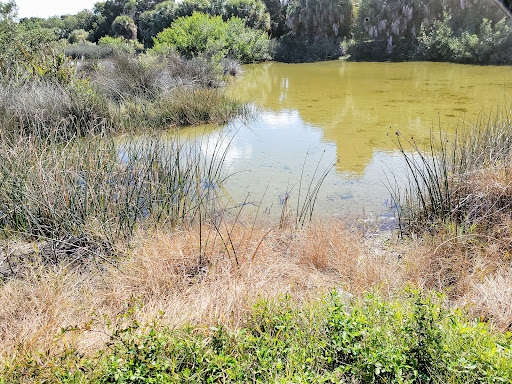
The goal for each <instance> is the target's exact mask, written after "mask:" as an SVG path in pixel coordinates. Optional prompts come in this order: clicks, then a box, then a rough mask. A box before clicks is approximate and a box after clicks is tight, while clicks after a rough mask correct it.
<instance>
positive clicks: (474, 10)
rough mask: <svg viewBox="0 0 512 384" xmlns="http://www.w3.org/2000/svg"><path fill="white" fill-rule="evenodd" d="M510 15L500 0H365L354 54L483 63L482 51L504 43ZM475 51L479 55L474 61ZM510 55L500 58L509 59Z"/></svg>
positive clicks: (355, 29) (358, 19)
mask: <svg viewBox="0 0 512 384" xmlns="http://www.w3.org/2000/svg"><path fill="white" fill-rule="evenodd" d="M505 16H506V15H505V14H504V12H503V10H502V9H501V8H500V7H499V6H497V5H496V3H495V2H488V1H482V0H465V1H462V2H461V1H458V0H457V1H456V0H449V1H441V0H433V1H428V2H427V1H423V0H390V1H386V2H383V1H377V0H362V1H361V3H360V6H359V9H358V16H357V21H356V25H355V28H354V39H355V43H354V44H352V49H351V51H350V53H351V54H352V55H353V57H354V58H355V59H365V58H366V59H368V58H370V59H375V58H376V59H389V58H391V59H395V60H403V59H420V60H421V59H427V60H449V61H455V62H464V63H465V62H475V63H483V62H486V61H485V58H484V57H483V56H485V55H486V53H485V52H483V51H492V50H497V49H501V48H502V47H503V46H504V41H505V35H506V34H507V32H508V31H507V27H506V24H510V22H507V21H505V20H503V21H500V20H502V19H503V18H504V17H505ZM492 35H496V36H492ZM479 36H481V37H479ZM484 36H485V37H484ZM498 36H499V37H498ZM477 40H479V41H480V42H477ZM498 41H501V43H498ZM383 42H385V43H386V49H385V51H382V49H381V46H382V44H383ZM500 44H501V45H500ZM395 51H398V52H395ZM471 55H475V56H476V57H475V58H474V59H473V60H471V58H470V56H471ZM506 56H507V54H505V55H502V57H501V58H500V59H499V60H496V62H500V63H504V62H506V61H507V60H506V59H504V57H506ZM487 59H489V56H488V57H487Z"/></svg>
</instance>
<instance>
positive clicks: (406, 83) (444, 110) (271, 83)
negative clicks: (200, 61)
mask: <svg viewBox="0 0 512 384" xmlns="http://www.w3.org/2000/svg"><path fill="white" fill-rule="evenodd" d="M228 91H229V93H230V94H231V95H232V96H234V97H237V98H239V99H240V100H242V101H244V102H249V103H251V104H252V105H253V106H254V107H255V109H256V113H255V117H254V119H252V120H251V121H250V122H234V123H231V124H228V125H226V126H225V127H220V128H217V129H211V130H210V131H209V134H208V139H207V140H211V141H212V142H216V141H217V140H218V137H219V136H223V137H226V136H227V137H229V138H231V142H230V143H229V149H228V151H227V157H226V164H225V165H226V169H227V172H228V173H229V174H231V176H230V177H229V179H228V182H227V184H226V189H227V192H228V193H229V195H230V197H231V198H232V204H237V203H240V202H244V201H245V202H246V205H247V206H248V207H250V209H256V207H258V206H259V207H260V212H262V213H265V212H266V213H267V214H268V213H269V212H270V214H271V215H272V213H274V214H275V213H276V212H277V213H279V212H280V211H281V206H282V204H283V202H284V201H285V200H286V198H287V197H289V199H288V206H289V207H291V208H292V209H293V210H295V208H296V206H297V198H298V197H299V193H300V196H301V200H303V199H304V197H305V196H306V194H307V191H308V189H309V188H310V185H311V188H313V187H314V186H315V185H316V181H317V180H318V178H319V176H320V175H321V173H322V172H324V171H325V170H326V169H328V168H329V166H330V165H332V164H335V165H334V167H332V169H330V171H329V172H328V174H327V177H326V178H325V180H324V181H323V184H322V187H321V189H320V192H319V194H318V199H317V201H316V208H315V214H316V215H317V216H318V215H320V216H323V217H329V216H338V217H343V216H346V215H361V214H366V215H368V214H369V215H372V216H375V217H379V216H380V217H388V216H389V206H390V193H389V191H388V182H387V178H390V177H393V175H398V177H400V176H399V175H400V174H401V173H403V171H404V163H403V161H402V159H401V157H400V156H399V155H398V153H397V151H396V146H395V144H394V142H393V138H394V137H395V132H396V131H400V132H401V133H402V134H404V135H405V136H406V137H414V139H415V141H416V142H417V143H421V144H423V143H427V142H428V139H429V137H430V134H431V132H439V130H440V127H441V129H442V130H443V131H454V129H455V127H456V126H457V125H459V126H462V125H471V123H472V122H474V121H475V120H476V119H477V118H478V116H479V114H481V113H485V114H489V113H491V112H492V111H496V109H497V108H501V107H503V106H510V105H511V104H512V99H511V97H510V96H509V95H512V68H511V67H491V66H489V67H480V66H467V65H457V64H447V63H423V62H416V63H352V62H345V61H331V62H323V63H314V64H282V63H265V64H257V65H249V66H245V67H244V74H243V75H242V76H241V77H239V78H238V79H237V80H235V81H234V82H233V83H232V84H230V85H229V87H228ZM224 145H226V146H227V140H226V139H225V144H224ZM315 170H316V176H315ZM311 180H314V181H313V183H312V184H311ZM299 191H300V192H299ZM300 204H302V203H299V205H300Z"/></svg>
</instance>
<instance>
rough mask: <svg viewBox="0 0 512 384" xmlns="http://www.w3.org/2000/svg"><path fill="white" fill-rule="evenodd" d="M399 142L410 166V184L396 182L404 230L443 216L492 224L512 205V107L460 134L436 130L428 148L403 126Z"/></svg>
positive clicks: (422, 227)
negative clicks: (511, 171) (406, 133)
mask: <svg viewBox="0 0 512 384" xmlns="http://www.w3.org/2000/svg"><path fill="white" fill-rule="evenodd" d="M396 144H397V148H398V150H399V152H400V153H401V155H402V156H403V158H404V160H405V163H406V165H407V170H408V174H407V181H406V183H405V185H400V183H398V182H397V183H395V184H394V185H393V186H392V188H391V190H392V195H393V198H394V200H395V203H396V204H395V206H396V212H397V215H398V217H399V221H400V229H401V231H402V232H403V233H410V232H418V231H423V230H425V229H427V228H431V227H432V226H434V225H435V224H436V223H439V222H443V221H450V222H452V223H454V224H455V225H456V226H460V227H462V228H466V229H470V228H474V226H479V227H482V228H489V227H490V226H492V225H494V224H496V223H498V222H499V221H500V220H501V218H502V215H503V214H504V213H505V212H506V210H507V209H509V208H510V206H511V204H512V190H511V189H510V185H509V184H510V175H509V167H510V154H511V151H512V114H511V111H510V110H507V109H502V110H499V111H497V112H496V113H495V114H494V115H492V116H491V115H483V114H482V115H481V116H480V118H479V119H478V120H477V121H476V122H475V123H474V124H465V125H464V126H462V127H459V129H458V130H457V131H456V132H455V133H454V134H448V133H443V132H440V133H439V134H437V135H434V134H432V135H431V140H430V145H429V147H428V148H426V149H422V148H420V147H419V146H418V145H417V144H416V143H415V142H414V139H408V138H405V137H404V136H402V135H401V134H399V133H398V132H397V136H396Z"/></svg>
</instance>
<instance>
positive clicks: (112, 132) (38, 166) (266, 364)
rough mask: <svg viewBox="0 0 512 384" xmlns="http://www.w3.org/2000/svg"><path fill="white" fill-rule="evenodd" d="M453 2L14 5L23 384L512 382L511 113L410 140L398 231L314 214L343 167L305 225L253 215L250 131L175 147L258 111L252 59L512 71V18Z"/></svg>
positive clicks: (7, 164)
mask: <svg viewBox="0 0 512 384" xmlns="http://www.w3.org/2000/svg"><path fill="white" fill-rule="evenodd" d="M429 4H430V6H431V7H426V5H425V4H424V3H423V2H420V1H413V0H411V1H409V0H400V1H398V0H397V1H388V2H378V4H377V3H375V2H373V1H365V0H362V1H360V2H358V3H357V4H356V5H357V6H356V7H354V4H352V2H351V1H350V0H336V1H333V2H332V1H331V2H326V1H324V0H315V1H311V2H308V1H306V2H304V1H290V2H287V3H282V2H280V1H273V0H268V1H265V2H264V3H262V2H260V1H258V0H227V1H223V2H222V1H217V2H210V1H207V0H201V1H198V0H184V1H182V2H180V3H178V4H175V3H174V2H172V1H166V2H163V3H159V4H156V3H155V2H148V1H130V2H126V1H120V0H119V1H117V0H116V1H106V2H103V3H97V4H96V5H95V8H94V11H93V12H90V11H82V12H80V13H78V14H77V15H68V16H63V17H55V18H50V19H46V20H44V19H35V18H32V19H23V20H17V19H16V7H15V4H14V3H13V2H7V3H0V52H2V56H1V58H0V139H1V140H0V383H1V384H3V383H167V382H168V383H171V382H176V383H178V382H179V383H183V382H197V383H205V382H206V383H210V382H239V383H247V382H262V383H263V382H282V383H291V382H294V383H295V382H347V383H349V382H350V383H354V382H355V383H435V382H448V383H467V382H474V383H482V382H487V383H494V382H510V381H511V380H512V339H511V337H512V335H511V327H512V310H511V308H512V306H511V305H510V304H511V303H512V287H511V285H510V281H511V277H512V270H511V267H510V254H511V249H510V239H511V238H512V233H511V230H510V228H511V217H510V204H511V203H512V193H511V192H510V175H509V168H510V152H511V142H510V137H512V132H511V129H512V128H511V127H512V119H511V116H510V112H509V111H508V110H506V109H505V110H503V111H500V112H499V113H496V114H495V115H494V116H487V117H485V116H482V118H481V119H480V120H479V121H477V122H475V124H474V125H473V126H472V127H471V130H469V129H467V130H466V129H461V130H460V131H459V132H457V133H456V134H455V135H445V134H440V135H439V136H438V137H437V136H435V137H433V138H432V140H431V147H430V148H428V149H427V150H425V149H424V148H420V147H419V146H417V145H416V144H415V143H414V140H413V139H410V140H408V139H406V138H404V137H402V136H401V135H400V134H399V133H398V134H397V136H396V139H395V140H396V143H397V148H398V149H399V151H400V152H401V154H402V156H403V157H404V159H405V161H406V163H407V164H408V167H409V179H408V180H409V182H408V184H406V185H405V186H403V184H397V185H396V186H395V185H392V186H391V188H390V189H391V190H392V192H393V195H394V202H395V208H396V213H397V215H398V218H399V222H400V232H401V235H402V236H401V238H397V239H395V238H394V237H390V238H387V239H384V238H379V237H371V236H370V237H368V236H365V235H364V234H363V233H362V232H363V231H361V230H360V228H358V227H357V225H354V226H348V224H347V223H341V222H339V221H337V222H315V221H314V220H312V213H313V208H314V202H315V198H316V196H317V194H318V189H319V188H320V186H321V183H322V180H323V178H325V175H326V174H327V173H323V174H321V171H318V174H319V175H320V174H321V175H320V176H319V180H320V181H318V183H317V184H316V185H315V184H314V180H313V181H306V180H301V186H304V189H307V192H304V191H301V192H304V193H303V194H302V195H301V196H302V206H301V204H298V206H297V207H296V210H295V212H296V216H297V217H295V216H294V215H293V211H294V209H291V208H289V207H288V206H287V204H286V201H287V199H285V203H284V204H283V211H282V215H281V218H280V220H279V221H278V222H276V223H274V224H271V225H268V224H266V223H264V222H263V221H262V220H261V221H260V220H259V218H258V216H257V215H258V214H257V213H256V214H255V216H256V217H253V216H251V215H250V214H246V213H245V212H244V204H243V203H241V204H240V205H237V206H236V208H229V207H228V206H227V205H226V204H224V201H225V200H224V199H225V198H226V196H225V193H224V189H223V183H224V181H225V180H226V178H227V177H229V175H228V174H226V173H225V172H226V170H225V167H224V163H225V160H226V147H228V146H229V137H227V138H224V141H222V140H219V141H215V142H211V141H208V140H206V139H203V140H196V141H194V142H192V141H187V140H180V138H179V135H169V134H168V133H166V132H162V129H164V128H177V127H181V126H188V125H195V124H202V123H221V122H226V121H230V120H232V119H235V118H240V117H242V118H243V117H246V116H248V113H249V111H248V108H247V107H246V106H244V105H242V104H240V103H239V102H237V101H236V100H232V99H230V98H229V97H227V96H226V94H225V93H224V91H223V89H222V86H223V85H224V83H225V82H227V81H229V76H231V75H236V74H237V73H238V72H239V68H238V62H241V63H249V62H256V61H264V60H270V59H271V58H272V57H275V58H281V59H283V60H287V61H309V60H322V59H327V58H335V57H339V56H340V55H343V54H345V53H346V52H345V51H344V50H348V51H347V52H349V53H351V54H352V55H353V57H354V58H365V57H370V58H372V59H379V60H380V59H389V58H392V59H411V58H415V59H417V58H425V59H430V60H449V61H459V62H465V63H469V62H474V63H480V64H484V63H498V64H505V63H506V62H507V61H508V60H510V57H512V56H511V55H509V52H510V46H509V43H510V36H509V35H510V33H509V32H510V21H509V20H508V19H506V18H503V14H501V16H493V15H492V14H490V15H489V18H486V19H482V15H481V11H482V6H483V2H482V1H479V0H472V1H462V2H460V1H456V2H450V1H444V2H439V4H438V5H437V6H435V4H436V2H435V1H434V2H429ZM486 4H487V3H486ZM436 7H437V8H436ZM461 7H465V8H464V9H465V10H471V11H472V12H475V13H471V12H464V13H461V12H459V11H460V10H461V9H462V8H461ZM427 8H428V9H427ZM486 9H487V8H486ZM500 9H501V8H500ZM477 14H478V16H479V17H478V18H476V16H471V15H477ZM468 15H470V16H468ZM64 40H65V41H64ZM342 42H343V44H342ZM298 47H301V49H300V50H299V49H298ZM366 55H369V56H366ZM82 58H83V60H82ZM317 168H318V167H317ZM326 172H327V171H326ZM315 173H316V171H315ZM237 203H240V202H237Z"/></svg>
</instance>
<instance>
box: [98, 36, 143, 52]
mask: <svg viewBox="0 0 512 384" xmlns="http://www.w3.org/2000/svg"><path fill="white" fill-rule="evenodd" d="M98 45H99V46H104V47H109V48H112V49H113V50H114V51H115V52H119V53H122V54H126V55H133V54H135V52H137V51H139V52H140V51H142V50H143V48H144V47H143V46H142V44H140V43H139V42H138V41H137V40H134V39H132V40H127V39H125V38H124V37H122V36H120V37H110V36H104V37H102V38H101V39H100V40H99V41H98Z"/></svg>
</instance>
